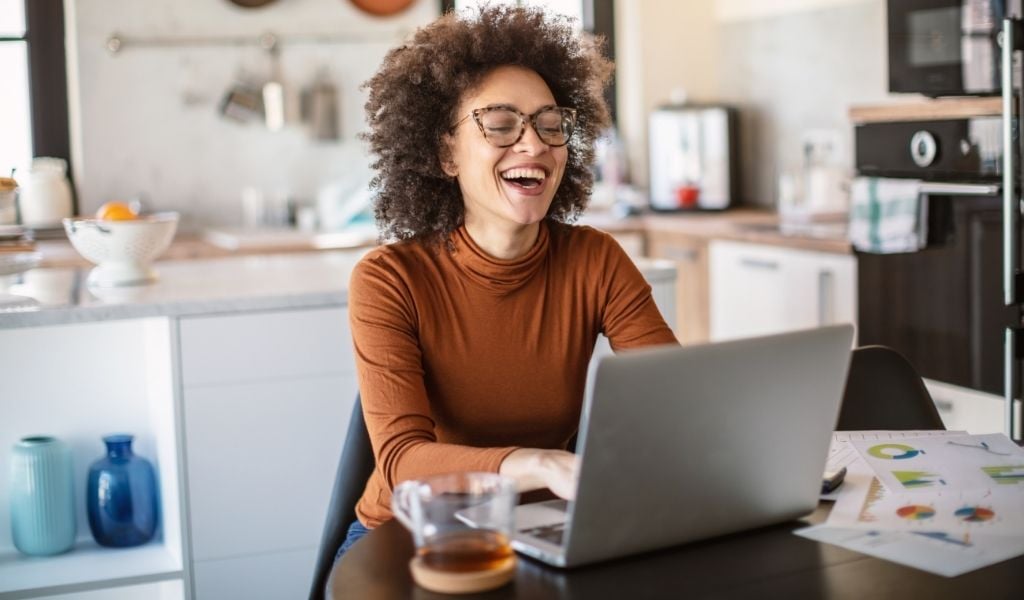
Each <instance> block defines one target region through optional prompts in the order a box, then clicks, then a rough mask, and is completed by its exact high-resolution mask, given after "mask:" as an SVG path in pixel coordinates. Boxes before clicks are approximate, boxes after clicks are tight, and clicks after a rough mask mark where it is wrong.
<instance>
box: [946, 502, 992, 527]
mask: <svg viewBox="0 0 1024 600" xmlns="http://www.w3.org/2000/svg"><path fill="white" fill-rule="evenodd" d="M953 514H955V515H956V516H957V518H958V519H960V520H961V521H963V522H965V523H984V522H985V521H991V520H992V519H993V518H995V516H996V513H995V511H993V510H992V509H991V508H985V507H982V506H965V507H963V508H961V509H959V510H957V511H956V512H955V513H953Z"/></svg>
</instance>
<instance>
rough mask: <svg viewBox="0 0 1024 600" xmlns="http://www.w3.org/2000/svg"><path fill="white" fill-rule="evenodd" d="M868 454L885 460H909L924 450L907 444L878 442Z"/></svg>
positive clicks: (869, 449)
mask: <svg viewBox="0 0 1024 600" xmlns="http://www.w3.org/2000/svg"><path fill="white" fill-rule="evenodd" d="M868 454H870V455H871V456H874V457H875V458H881V459H883V460H908V459H911V458H914V457H915V456H917V455H919V454H924V450H918V449H917V448H914V447H913V446H908V445H907V444H878V445H875V446H871V447H870V448H868Z"/></svg>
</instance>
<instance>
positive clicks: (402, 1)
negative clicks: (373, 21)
mask: <svg viewBox="0 0 1024 600" xmlns="http://www.w3.org/2000/svg"><path fill="white" fill-rule="evenodd" d="M414 1H415V0H350V2H352V4H355V5H356V8H358V9H359V10H361V11H363V12H367V13H370V14H371V15H375V16H378V17H390V16H391V15H397V14H398V13H400V12H402V11H403V10H405V9H407V8H409V7H410V6H412V3H413V2H414Z"/></svg>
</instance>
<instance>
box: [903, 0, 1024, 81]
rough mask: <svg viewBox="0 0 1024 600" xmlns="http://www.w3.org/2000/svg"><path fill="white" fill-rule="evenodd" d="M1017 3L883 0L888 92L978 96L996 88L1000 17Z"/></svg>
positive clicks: (998, 0) (1014, 10) (1008, 0)
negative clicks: (885, 17)
mask: <svg viewBox="0 0 1024 600" xmlns="http://www.w3.org/2000/svg"><path fill="white" fill-rule="evenodd" d="M1020 5H1021V0H888V2H887V13H888V33H889V91H890V92H911V93H918V94H924V95H926V96H933V97H934V96H983V95H990V94H999V93H1000V89H1001V87H1002V86H1001V75H1000V73H1001V69H1002V68H1001V60H1002V59H1001V50H1000V41H1001V39H1002V28H1003V18H1004V17H1006V16H1019V15H1020V14H1021V10H1020Z"/></svg>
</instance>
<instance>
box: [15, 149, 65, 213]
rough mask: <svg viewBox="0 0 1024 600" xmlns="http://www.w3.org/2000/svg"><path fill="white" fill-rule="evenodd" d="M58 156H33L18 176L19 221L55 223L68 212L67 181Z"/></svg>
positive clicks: (61, 160) (62, 164) (63, 163)
mask: <svg viewBox="0 0 1024 600" xmlns="http://www.w3.org/2000/svg"><path fill="white" fill-rule="evenodd" d="M67 170H68V163H67V161H65V160H64V159H62V158H48V157H44V158H35V159H33V160H32V167H31V169H29V172H28V175H27V176H26V177H24V178H20V179H21V180H20V181H19V183H20V185H21V188H20V192H19V194H18V207H19V209H20V212H21V222H22V224H24V225H27V226H29V227H54V226H57V227H59V226H60V224H61V219H64V218H66V217H70V216H71V182H69V181H68V177H67Z"/></svg>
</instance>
